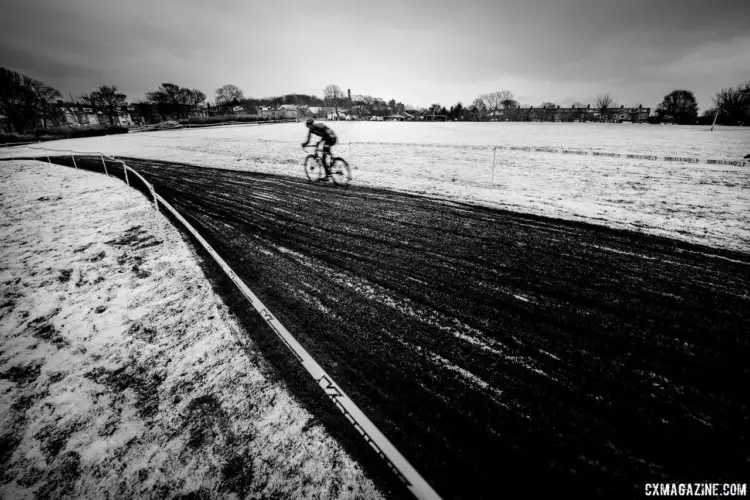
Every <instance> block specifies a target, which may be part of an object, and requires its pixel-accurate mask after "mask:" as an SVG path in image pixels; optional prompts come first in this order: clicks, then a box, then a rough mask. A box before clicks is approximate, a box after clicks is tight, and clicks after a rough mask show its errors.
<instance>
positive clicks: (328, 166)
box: [323, 142, 333, 175]
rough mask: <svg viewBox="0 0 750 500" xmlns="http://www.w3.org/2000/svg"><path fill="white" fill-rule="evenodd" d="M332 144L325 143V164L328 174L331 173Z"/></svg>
mask: <svg viewBox="0 0 750 500" xmlns="http://www.w3.org/2000/svg"><path fill="white" fill-rule="evenodd" d="M331 158H333V156H332V154H331V144H330V143H328V142H326V143H325V144H324V145H323V166H324V167H325V169H326V175H331Z"/></svg>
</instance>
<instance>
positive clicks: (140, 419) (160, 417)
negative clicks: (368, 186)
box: [0, 138, 380, 499]
mask: <svg viewBox="0 0 750 500" xmlns="http://www.w3.org/2000/svg"><path fill="white" fill-rule="evenodd" d="M126 139H127V138H126ZM141 140H142V139H141ZM110 141H112V143H114V142H115V141H113V140H112V139H109V138H108V139H107V140H106V141H103V142H102V143H92V147H98V148H100V149H106V148H105V147H104V146H106V144H109V143H110ZM0 207H1V209H2V214H3V218H2V221H0V283H2V291H1V294H2V295H1V296H0V498H8V499H10V498H13V499H17V498H60V497H70V498H176V497H181V495H187V496H186V498H187V497H188V496H189V497H190V498H193V497H194V498H207V497H211V498H218V497H220V498H271V497H273V498H379V497H380V494H379V492H378V491H377V490H376V488H375V486H374V485H373V483H372V482H371V481H370V480H369V479H367V478H366V477H365V476H364V475H363V473H362V471H361V470H360V469H359V467H358V466H357V465H356V464H355V463H353V462H352V460H351V459H350V458H349V456H348V455H347V454H346V453H345V452H344V451H342V449H341V448H340V447H339V446H338V444H337V443H336V442H335V441H334V440H333V439H332V438H331V437H330V436H328V435H327V434H326V433H325V432H324V430H323V428H322V427H321V426H320V425H319V424H316V423H315V421H314V419H312V418H311V416H310V414H309V413H307V412H306V411H305V410H304V409H302V408H301V407H300V406H299V405H298V404H297V403H296V402H295V401H294V400H293V399H292V398H291V397H290V395H289V394H288V393H287V392H286V391H285V389H284V388H283V387H282V386H281V384H280V383H278V382H277V381H275V380H274V379H273V376H272V375H271V372H270V370H269V369H268V367H267V365H266V364H265V362H264V361H263V359H261V358H260V357H259V356H254V355H253V354H252V353H253V352H254V345H253V342H252V341H251V340H250V339H248V338H247V337H246V336H244V335H243V334H242V333H241V330H240V327H239V326H238V324H237V323H236V321H235V319H234V318H233V317H232V315H231V314H229V312H228V310H227V308H226V306H225V305H224V304H223V303H222V300H221V299H220V298H219V297H218V296H217V295H216V294H215V293H214V292H213V290H212V287H211V285H210V283H209V281H208V280H207V278H206V277H205V275H204V274H203V271H202V270H201V268H200V267H199V265H198V263H197V262H198V261H197V256H196V255H195V254H194V252H193V251H192V249H191V247H190V245H188V244H187V243H186V242H185V241H183V239H182V237H181V236H180V234H179V233H178V232H177V230H176V229H175V228H174V227H172V226H171V225H170V224H168V223H167V222H166V220H165V219H164V218H163V217H161V216H159V215H158V214H157V213H156V212H155V211H154V210H153V208H152V206H151V205H150V203H149V201H148V200H147V199H146V198H145V197H144V196H142V195H141V194H139V193H137V192H136V191H134V190H133V191H131V190H129V189H128V188H127V187H126V186H125V184H124V183H123V182H122V181H120V180H118V179H115V178H110V177H106V176H104V175H99V174H96V173H91V172H85V171H76V170H73V169H70V168H64V167H59V166H55V165H47V164H44V163H39V162H31V161H16V162H10V163H7V162H3V163H0ZM191 495H192V496H191Z"/></svg>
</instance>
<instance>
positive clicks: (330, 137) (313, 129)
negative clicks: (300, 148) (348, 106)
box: [307, 123, 336, 142]
mask: <svg viewBox="0 0 750 500" xmlns="http://www.w3.org/2000/svg"><path fill="white" fill-rule="evenodd" d="M312 134H315V135H317V136H319V137H321V138H322V139H324V140H325V141H326V142H336V134H334V133H333V130H331V129H330V128H328V127H327V126H326V125H325V124H324V123H313V124H312V125H310V133H309V134H308V136H307V141H308V142H310V135H312Z"/></svg>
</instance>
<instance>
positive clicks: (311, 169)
mask: <svg viewBox="0 0 750 500" xmlns="http://www.w3.org/2000/svg"><path fill="white" fill-rule="evenodd" d="M305 174H306V175H307V178H308V179H310V180H311V181H313V182H317V181H319V180H320V179H321V178H322V177H323V165H321V164H320V160H319V159H318V157H317V156H315V155H309V156H308V157H307V158H305Z"/></svg>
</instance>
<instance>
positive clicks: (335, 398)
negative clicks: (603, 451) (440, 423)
mask: <svg viewBox="0 0 750 500" xmlns="http://www.w3.org/2000/svg"><path fill="white" fill-rule="evenodd" d="M33 149H45V148H33ZM66 152H67V151H66ZM88 155H92V153H89V154H88ZM97 155H98V156H100V157H101V158H107V159H109V160H110V161H113V162H117V163H121V164H122V166H123V169H124V170H125V171H126V172H127V171H129V172H132V173H133V174H135V175H136V176H137V177H139V178H140V179H141V181H142V182H143V183H144V184H145V185H146V187H147V188H148V189H149V191H150V192H151V194H152V195H153V196H154V203H155V204H156V200H158V201H159V203H161V204H162V205H163V206H164V207H165V208H166V209H167V210H169V211H170V212H171V213H172V215H174V216H175V218H177V220H179V221H180V222H181V223H182V224H183V225H184V226H185V228H186V229H187V230H188V231H189V232H190V233H191V234H192V235H193V236H194V237H195V238H196V239H197V240H198V242H199V243H200V244H201V246H203V248H205V249H206V251H207V252H208V253H209V254H210V255H211V256H212V257H213V258H214V260H215V261H216V263H217V264H219V266H221V268H222V269H223V270H224V272H225V273H226V274H227V276H229V278H230V279H231V280H232V281H233V282H234V284H235V285H236V286H237V288H239V289H240V291H241V292H242V294H243V295H244V296H245V298H246V299H247V300H248V301H250V303H251V304H252V306H253V307H254V308H255V310H256V311H258V313H259V314H260V315H261V317H262V318H263V319H264V320H265V321H266V323H267V324H268V326H270V327H271V329H272V330H273V331H274V333H276V335H277V336H278V337H279V339H281V341H282V342H283V343H284V344H285V345H286V346H287V347H288V348H289V349H290V350H291V351H292V353H293V354H294V356H295V357H296V358H297V360H298V361H299V362H300V363H301V364H302V365H303V366H304V367H305V369H306V370H307V371H308V373H310V375H312V377H313V379H315V381H316V382H317V383H318V385H319V386H320V388H321V389H323V392H325V394H326V395H327V396H328V397H329V398H330V399H331V401H332V402H333V404H334V405H335V406H336V407H337V408H338V409H339V410H340V411H341V412H342V413H343V414H344V416H345V417H346V419H347V420H348V421H349V423H351V424H352V425H353V426H354V428H355V429H356V430H357V432H359V434H360V435H361V436H362V437H363V438H364V439H365V441H366V442H367V444H369V445H370V447H371V448H372V449H373V450H374V451H375V453H377V454H378V456H380V458H382V459H383V460H384V461H385V462H386V463H387V464H388V466H389V467H390V469H391V470H392V471H393V473H394V474H396V476H397V477H398V478H399V479H400V480H401V481H402V482H403V483H404V485H405V486H406V487H407V488H408V489H409V491H411V492H412V494H413V495H414V496H415V497H416V498H418V499H420V500H433V499H435V500H440V496H439V495H438V494H437V492H436V491H435V490H434V489H433V488H432V486H430V484H429V483H428V482H427V481H426V480H425V479H424V478H423V477H422V476H421V475H420V474H419V472H417V470H416V469H415V468H414V467H413V466H412V465H411V464H410V463H409V462H408V461H407V460H406V458H405V457H404V456H403V455H402V454H401V453H400V452H399V451H398V450H397V449H396V447H395V446H393V444H392V443H391V442H390V441H389V440H388V438H387V437H385V435H384V434H383V433H382V432H380V430H379V429H378V428H377V427H376V426H375V424H373V423H372V421H371V420H370V419H369V418H367V416H366V415H365V414H364V413H363V412H362V410H360V409H359V407H358V406H357V405H356V404H355V403H354V401H352V400H351V398H349V396H347V395H346V393H344V391H343V390H342V389H341V387H339V385H338V384H336V382H335V381H334V380H333V378H332V377H331V376H330V375H329V374H328V373H326V371H325V370H324V369H323V368H322V367H321V366H320V365H319V364H318V363H317V362H316V361H315V360H314V359H313V357H312V356H310V354H309V353H308V352H307V351H306V350H305V348H304V347H302V345H301V344H300V343H299V342H297V340H296V339H295V338H294V336H292V334H291V333H290V332H289V330H287V329H286V328H285V327H284V325H282V324H281V322H280V321H279V320H278V319H276V317H274V315H273V314H272V313H271V312H270V311H269V310H268V308H266V306H265V305H264V304H263V302H261V300H260V299H259V298H258V297H257V296H256V295H255V294H254V293H253V292H252V291H251V290H250V288H248V286H247V285H246V284H245V283H244V282H243V281H242V279H240V277H239V276H237V274H236V273H235V272H234V271H233V270H232V268H231V267H230V266H229V264H227V263H226V261H225V260H224V259H222V258H221V256H219V254H218V253H216V251H215V250H214V249H213V247H211V245H209V243H208V242H207V241H206V240H205V239H204V238H203V237H202V236H201V235H200V234H199V233H198V231H197V230H196V229H195V228H194V227H193V226H192V225H191V224H190V223H189V222H188V221H187V220H186V219H185V218H184V217H183V216H182V215H180V213H179V212H178V211H177V210H175V208H174V207H172V205H170V204H169V202H167V200H165V199H164V198H163V197H162V196H160V195H159V194H157V193H156V191H155V189H154V186H153V185H152V184H151V183H149V182H148V181H147V180H146V179H145V178H143V176H142V175H141V174H139V173H138V172H136V171H135V170H133V168H131V167H129V166H128V165H127V164H126V163H125V162H124V161H122V160H118V159H115V158H112V157H111V156H108V155H104V154H103V153H95V154H94V156H97ZM157 209H158V205H157Z"/></svg>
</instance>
